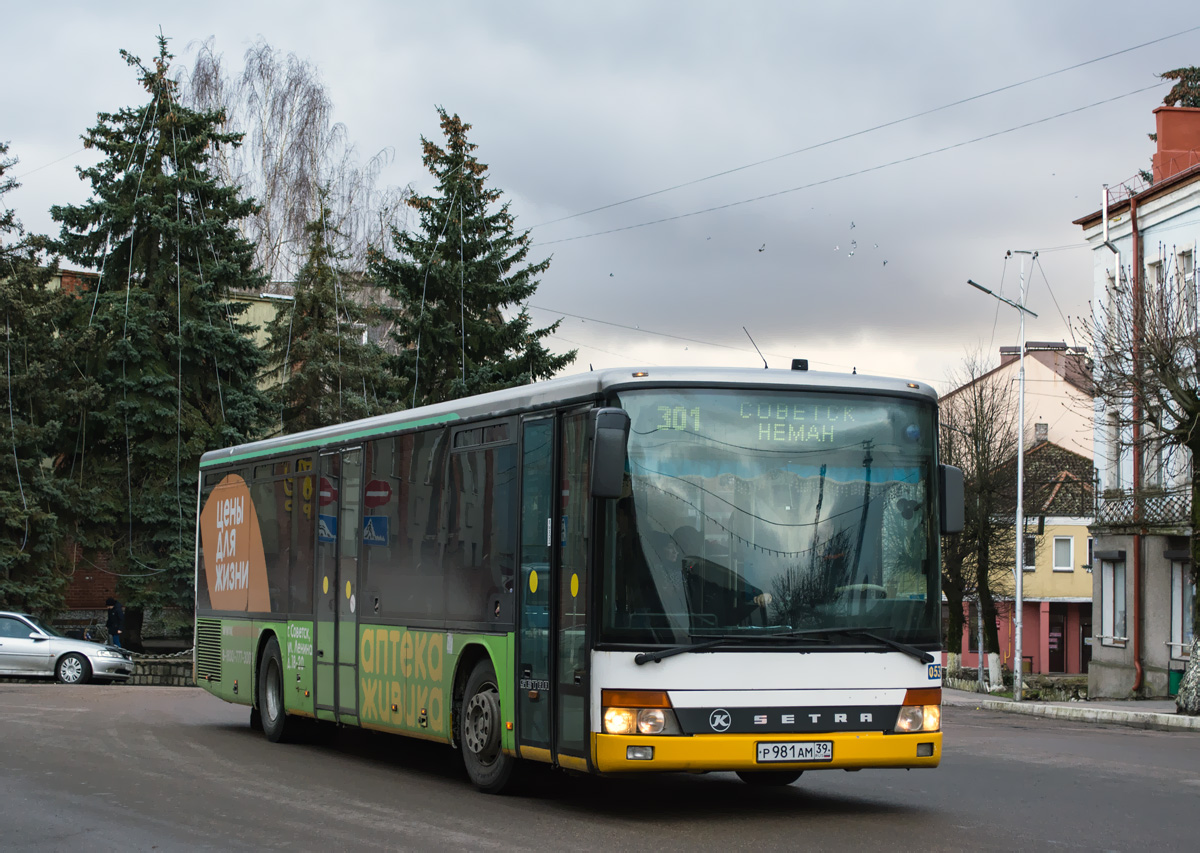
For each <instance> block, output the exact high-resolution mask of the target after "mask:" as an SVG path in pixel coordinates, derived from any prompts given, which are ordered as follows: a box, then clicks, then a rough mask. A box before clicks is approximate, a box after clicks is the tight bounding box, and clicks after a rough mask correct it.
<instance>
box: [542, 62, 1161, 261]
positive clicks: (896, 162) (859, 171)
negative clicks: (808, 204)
mask: <svg viewBox="0 0 1200 853" xmlns="http://www.w3.org/2000/svg"><path fill="white" fill-rule="evenodd" d="M1164 85H1166V84H1165V83H1161V82H1160V83H1154V84H1152V85H1150V86H1143V87H1142V88H1140V89H1134V90H1133V91H1132V92H1126V93H1125V94H1123V95H1114V96H1113V97H1111V98H1104V99H1102V100H1099V101H1095V102H1093V103H1090V104H1085V105H1084V106H1082V107H1075V108H1074V109H1070V110H1063V111H1062V112H1058V113H1055V114H1054V115H1050V116H1046V117H1044V118H1040V119H1035V120H1033V121H1028V122H1025V123H1024V124H1019V125H1015V126H1013V127H1009V128H1005V129H1004V130H997V131H994V132H992V133H985V134H983V135H982V136H976V137H973V138H971V139H964V140H962V141H960V142H955V143H953V144H950V145H943V146H941V147H940V148H933V149H930V150H928V151H923V152H921V153H919V154H912V155H910V156H908V157H900V158H898V159H896V160H890V161H888V162H886V163H878V164H876V165H874V166H868V167H866V168H863V169H856V170H854V171H852V172H845V173H843V174H841V175H835V176H833V177H830V178H822V179H821V180H818V181H811V182H809V183H807V184H801V185H800V186H796V187H789V188H788V189H783V190H776V191H775V192H770V193H764V194H762V195H757V196H753V197H751V198H744V199H740V200H738V201H731V202H726V203H725V204H718V205H713V206H712V207H705V208H702V209H700V210H692V211H689V212H687V213H678V214H675V215H673V216H662V217H659V218H658V219H651V220H647V221H645V222H638V223H635V224H633V225H622V226H619V227H616V228H607V229H604V230H602V231H592V232H589V233H587V234H577V235H575V236H574V237H562V238H559V239H557V240H542V241H540V242H538V243H536V244H534V245H538V246H552V245H555V244H557V243H571V242H574V241H576V240H587V239H590V238H592V237H603V236H606V235H608V234H617V233H620V232H622V231H633V230H635V229H638V228H646V227H649V226H651V225H661V224H663V223H665V222H676V221H678V220H680V219H688V218H690V217H693V216H700V215H702V214H705V213H714V212H716V211H718V210H729V209H730V208H734V207H740V206H742V205H746V204H754V203H756V202H760V201H766V200H767V199H772V198H779V197H780V196H784V195H790V194H791V193H796V192H800V191H802V190H808V189H813V188H814V187H820V186H825V185H827V184H832V183H836V182H838V181H844V180H847V179H848V178H856V177H859V176H861V175H868V174H871V173H872V172H878V171H881V170H883V169H888V168H891V167H892V166H899V165H903V164H904V163H912V162H914V161H916V160H922V159H924V158H926V157H932V156H933V155H935V154H944V153H946V152H947V151H953V150H955V149H957V148H963V147H965V146H967V145H974V144H975V143H977V142H985V141H987V140H989V139H996V138H997V137H1001V136H1005V135H1007V134H1010V133H1015V132H1017V131H1018V130H1026V129H1027V128H1030V127H1036V126H1037V125H1039V124H1045V123H1047V122H1050V121H1054V120H1056V119H1060V118H1064V117H1065V116H1069V115H1074V114H1075V113H1081V112H1083V111H1085V110H1090V109H1093V108H1095V107H1099V106H1103V105H1105V104H1110V103H1113V102H1115V101H1119V100H1122V99H1124V98H1129V97H1132V96H1134V95H1139V94H1141V93H1142V92H1148V91H1150V90H1151V89H1158V88H1161V87H1162V86H1164Z"/></svg>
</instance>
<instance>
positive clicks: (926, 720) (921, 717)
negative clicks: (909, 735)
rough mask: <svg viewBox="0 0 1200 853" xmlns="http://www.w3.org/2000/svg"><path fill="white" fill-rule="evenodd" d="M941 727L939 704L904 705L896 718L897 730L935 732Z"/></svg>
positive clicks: (940, 707)
mask: <svg viewBox="0 0 1200 853" xmlns="http://www.w3.org/2000/svg"><path fill="white" fill-rule="evenodd" d="M941 728H942V706H941V705H905V706H904V707H902V708H901V709H900V716H899V717H897V718H896V731H898V732H936V731H940V730H941Z"/></svg>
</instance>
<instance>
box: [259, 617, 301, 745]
mask: <svg viewBox="0 0 1200 853" xmlns="http://www.w3.org/2000/svg"><path fill="white" fill-rule="evenodd" d="M258 713H259V717H260V719H261V720H262V729H263V734H265V735H266V736H267V740H269V741H271V743H286V742H287V741H289V740H293V739H294V738H295V734H296V727H297V724H298V722H299V721H298V720H295V719H293V718H291V717H289V716H288V713H287V710H286V709H285V708H284V701H283V659H282V658H281V656H280V654H279V641H278V640H276V639H275V638H274V637H272V638H271V639H269V640H267V647H266V648H265V649H263V656H262V662H261V663H260V665H259V668H258ZM251 724H253V717H251Z"/></svg>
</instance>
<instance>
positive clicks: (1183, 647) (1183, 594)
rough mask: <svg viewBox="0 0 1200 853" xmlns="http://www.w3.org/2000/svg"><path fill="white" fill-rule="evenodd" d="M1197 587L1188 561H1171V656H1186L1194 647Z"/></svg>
mask: <svg viewBox="0 0 1200 853" xmlns="http://www.w3.org/2000/svg"><path fill="white" fill-rule="evenodd" d="M1195 597H1196V587H1195V584H1193V582H1192V573H1191V571H1189V570H1188V565H1187V563H1181V562H1178V561H1173V562H1172V563H1171V657H1173V658H1186V657H1188V656H1189V653H1190V651H1191V647H1192V601H1193V600H1194V599H1195Z"/></svg>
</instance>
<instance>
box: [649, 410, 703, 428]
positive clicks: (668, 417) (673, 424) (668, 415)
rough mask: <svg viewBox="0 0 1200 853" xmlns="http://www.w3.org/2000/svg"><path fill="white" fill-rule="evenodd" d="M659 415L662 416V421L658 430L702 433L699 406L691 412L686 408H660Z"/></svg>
mask: <svg viewBox="0 0 1200 853" xmlns="http://www.w3.org/2000/svg"><path fill="white" fill-rule="evenodd" d="M658 413H659V414H660V415H662V421H661V422H660V423H659V424H658V427H657V429H677V430H690V431H692V432H699V431H700V407H699V406H697V407H696V408H694V409H690V410H689V409H688V408H687V407H685V406H674V407H672V406H659V407H658Z"/></svg>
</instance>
